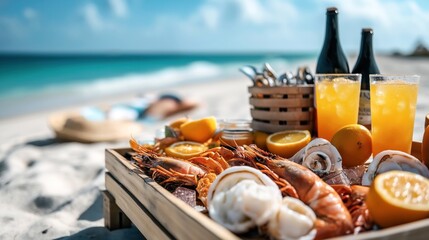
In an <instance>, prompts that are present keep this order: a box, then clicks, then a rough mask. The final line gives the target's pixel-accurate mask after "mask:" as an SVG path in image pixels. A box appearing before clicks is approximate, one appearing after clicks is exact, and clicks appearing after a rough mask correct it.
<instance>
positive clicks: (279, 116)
mask: <svg viewBox="0 0 429 240" xmlns="http://www.w3.org/2000/svg"><path fill="white" fill-rule="evenodd" d="M250 115H251V116H252V118H254V119H263V120H281V121H310V119H312V118H313V112H310V111H308V112H302V111H295V112H273V111H261V110H256V109H251V110H250Z"/></svg>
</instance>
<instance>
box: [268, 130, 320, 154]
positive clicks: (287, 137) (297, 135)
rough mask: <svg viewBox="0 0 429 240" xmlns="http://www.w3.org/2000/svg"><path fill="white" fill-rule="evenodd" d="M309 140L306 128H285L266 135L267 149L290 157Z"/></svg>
mask: <svg viewBox="0 0 429 240" xmlns="http://www.w3.org/2000/svg"><path fill="white" fill-rule="evenodd" d="M310 141H311V134H310V132H309V131H307V130H287V131H282V132H276V133H273V134H271V135H269V136H268V137H267V148H268V151H270V152H272V153H275V154H277V155H280V156H282V157H285V158H290V157H292V156H293V155H295V153H297V152H298V151H299V150H301V149H302V148H303V147H305V146H306V145H307V144H308V143H309V142H310Z"/></svg>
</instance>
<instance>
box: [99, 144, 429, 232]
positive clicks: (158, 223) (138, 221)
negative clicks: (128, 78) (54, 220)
mask: <svg viewBox="0 0 429 240" xmlns="http://www.w3.org/2000/svg"><path fill="white" fill-rule="evenodd" d="M420 147H421V143H413V148H412V154H413V155H415V156H416V157H420ZM129 151H131V149H127V148H124V149H106V168H107V172H106V191H105V192H104V215H105V225H106V227H107V228H109V229H116V228H121V227H129V226H130V225H131V222H132V223H133V224H134V225H135V226H136V227H137V228H138V229H139V230H140V232H141V233H142V234H143V235H144V237H145V238H147V239H187V240H188V239H205V240H209V239H232V240H233V239H240V238H239V237H238V236H237V235H235V234H233V233H231V232H230V231H229V230H227V229H226V228H224V227H222V226H221V225H219V224H217V223H216V222H214V221H213V220H211V219H210V218H209V217H208V216H206V215H204V214H202V213H200V212H198V211H196V210H194V209H193V208H192V207H190V206H189V205H187V204H186V203H184V202H182V201H181V200H180V199H178V198H176V197H175V196H173V195H172V194H171V193H170V192H168V191H167V190H165V189H164V188H163V187H161V186H160V185H159V184H157V183H156V182H155V181H153V180H152V179H151V178H150V177H148V176H146V175H144V174H142V173H141V171H139V170H138V169H137V167H136V166H134V165H133V164H131V163H130V161H128V160H127V159H126V158H125V157H124V155H125V154H126V153H127V152H129ZM428 234H429V219H424V220H421V221H416V222H413V223H408V224H404V225H400V226H397V227H392V228H387V229H382V230H378V231H372V232H367V233H361V234H359V235H350V236H342V237H341V239H346V240H351V239H427V236H428Z"/></svg>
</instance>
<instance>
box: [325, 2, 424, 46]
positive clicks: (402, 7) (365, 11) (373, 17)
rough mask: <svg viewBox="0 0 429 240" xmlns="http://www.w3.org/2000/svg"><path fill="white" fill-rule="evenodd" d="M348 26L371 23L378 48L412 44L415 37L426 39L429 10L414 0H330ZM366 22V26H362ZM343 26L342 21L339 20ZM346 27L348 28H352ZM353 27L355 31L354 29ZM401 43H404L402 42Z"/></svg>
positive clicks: (369, 25) (368, 25)
mask: <svg viewBox="0 0 429 240" xmlns="http://www.w3.org/2000/svg"><path fill="white" fill-rule="evenodd" d="M330 2H331V3H334V4H335V5H336V6H337V7H338V9H339V10H340V13H341V18H342V19H343V20H344V22H345V23H346V24H348V25H349V26H351V25H354V26H356V27H358V26H359V24H361V25H360V26H359V27H372V28H374V30H375V34H376V38H377V39H379V42H382V43H383V45H382V46H380V47H381V48H390V49H392V48H402V49H403V48H404V47H408V48H412V47H413V46H412V44H413V43H414V42H415V41H416V39H417V38H425V39H429V31H428V27H427V26H429V11H425V10H424V9H423V8H421V7H420V6H419V5H418V4H417V3H416V2H415V1H413V0H410V1H397V2H392V1H387V0H354V1H343V0H332V1H330ZM363 23H365V24H366V26H362V24H363ZM342 26H344V24H342ZM343 29H345V31H346V32H350V31H351V30H352V29H346V28H343ZM353 31H358V30H357V29H353ZM404 44H407V45H406V46H404Z"/></svg>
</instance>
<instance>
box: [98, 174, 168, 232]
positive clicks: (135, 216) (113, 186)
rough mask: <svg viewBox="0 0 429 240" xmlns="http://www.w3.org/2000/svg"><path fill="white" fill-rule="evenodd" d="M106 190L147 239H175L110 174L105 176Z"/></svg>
mask: <svg viewBox="0 0 429 240" xmlns="http://www.w3.org/2000/svg"><path fill="white" fill-rule="evenodd" d="M105 182H106V188H107V189H108V191H109V192H110V193H111V194H112V195H113V196H114V198H115V199H116V202H117V204H118V206H119V207H120V208H121V209H122V211H124V212H125V214H126V215H127V216H129V217H130V218H131V221H132V222H133V223H134V225H136V227H137V228H138V229H139V231H140V232H141V233H142V234H143V235H144V236H145V238H146V239H155V240H157V239H174V237H173V235H171V234H170V233H169V232H168V231H167V230H166V229H165V228H164V227H163V226H162V225H161V224H160V223H159V222H158V221H157V220H156V219H155V218H154V217H153V216H152V215H151V214H150V213H149V211H148V210H147V209H146V208H145V207H144V206H143V205H142V204H139V201H138V200H137V199H136V198H135V197H134V196H133V194H132V193H130V192H129V191H128V190H127V189H126V188H124V187H123V186H122V185H121V184H120V183H119V182H118V181H117V180H116V179H115V178H114V177H113V176H112V175H111V174H110V173H106V175H105Z"/></svg>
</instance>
